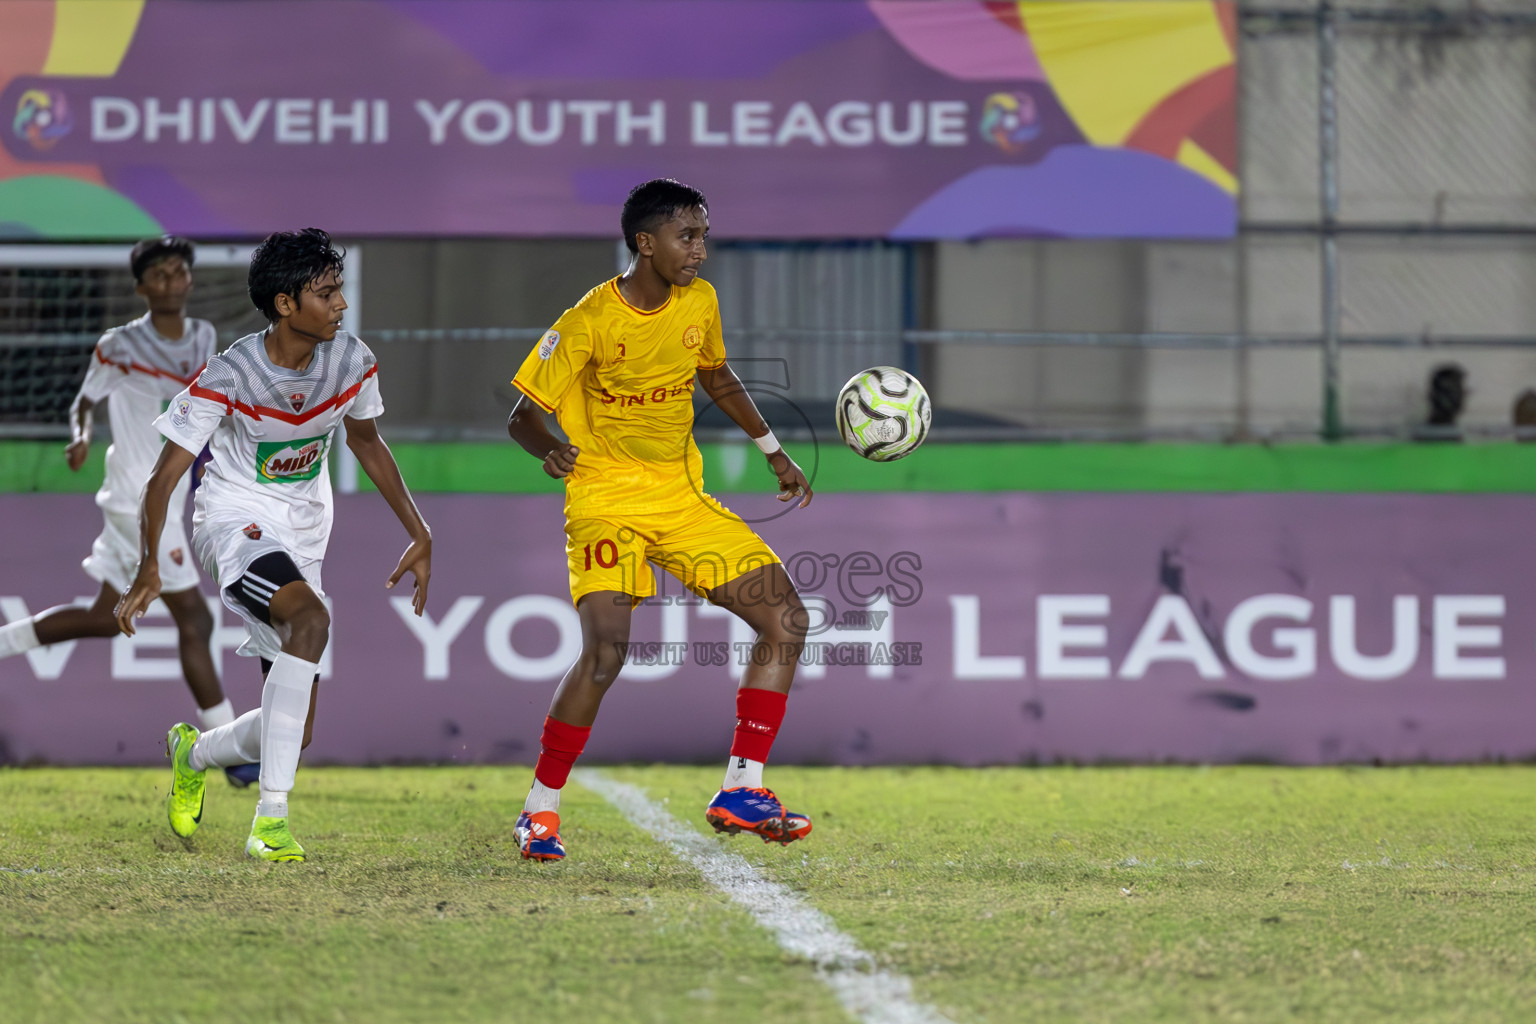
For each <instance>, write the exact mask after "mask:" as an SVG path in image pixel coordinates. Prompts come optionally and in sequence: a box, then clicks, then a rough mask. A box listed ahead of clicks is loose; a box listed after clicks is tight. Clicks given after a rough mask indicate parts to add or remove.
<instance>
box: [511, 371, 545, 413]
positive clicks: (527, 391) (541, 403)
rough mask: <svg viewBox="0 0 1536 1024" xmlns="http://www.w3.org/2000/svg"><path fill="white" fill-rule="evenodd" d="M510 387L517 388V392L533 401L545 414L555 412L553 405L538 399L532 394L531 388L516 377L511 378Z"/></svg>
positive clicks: (536, 395) (535, 394)
mask: <svg viewBox="0 0 1536 1024" xmlns="http://www.w3.org/2000/svg"><path fill="white" fill-rule="evenodd" d="M512 386H513V387H515V388H517V390H519V391H521V392H522V393H523V394H525V395H527V396H528V397H529V398H531V399H533V401H534V403H535V404H536V405H538V407H539V408H540V409H543V410H544V411H545V412H551V413H552V412H554V411H555V407H554V406H553V405H551V404H550V403H548V402H546V401H544V399H542V398H540V397H539V396H538V394H537V393H535V392H534V390H533V388H531V387H529V386H528V385H527V384H524V383H523V382H522V381H520V380H518V379H517V378H516V377H514V378H512Z"/></svg>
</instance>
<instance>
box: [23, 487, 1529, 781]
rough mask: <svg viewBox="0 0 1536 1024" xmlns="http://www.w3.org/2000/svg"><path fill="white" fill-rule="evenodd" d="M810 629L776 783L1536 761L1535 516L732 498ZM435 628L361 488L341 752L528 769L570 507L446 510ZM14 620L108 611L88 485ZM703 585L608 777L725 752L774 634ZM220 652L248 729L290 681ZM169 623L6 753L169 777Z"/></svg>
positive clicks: (333, 718) (348, 605)
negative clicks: (161, 766) (888, 768)
mask: <svg viewBox="0 0 1536 1024" xmlns="http://www.w3.org/2000/svg"><path fill="white" fill-rule="evenodd" d="M727 500H728V501H729V503H730V504H731V505H732V506H733V507H734V508H736V510H737V511H738V512H740V513H741V514H742V515H743V516H744V517H745V518H747V519H748V520H749V521H751V520H761V521H760V522H759V524H758V529H759V531H760V532H761V533H762V534H763V536H764V537H765V538H766V539H768V541H769V542H770V543H771V544H773V546H774V547H775V549H776V550H777V551H778V552H779V554H780V555H781V556H782V557H783V558H784V560H785V563H786V566H787V567H788V568H789V570H790V571H791V573H792V575H793V576H794V577H795V578H796V580H797V582H798V583H799V584H800V585H801V590H802V593H803V594H805V595H806V600H807V605H808V607H809V608H810V609H811V610H812V612H813V616H812V618H813V630H812V634H813V635H812V636H811V638H810V644H809V646H808V649H807V654H806V655H805V657H804V659H803V663H802V665H801V668H800V670H799V672H798V673H797V677H796V684H795V689H794V692H793V694H792V696H791V699H790V704H789V713H788V717H787V718H786V720H785V724H784V728H783V731H782V732H781V734H780V736H779V738H778V741H777V743H776V745H775V748H774V760H775V761H776V762H779V763H838V764H877V763H878V764H889V763H923V762H941V763H955V764H997V763H1002V764H1008V763H1031V762H1051V761H1059V760H1068V761H1076V762H1098V761H1106V760H1109V761H1169V760H1172V761H1183V762H1232V761H1269V762H1280V763H1294V764H1312V763H1328V762H1339V761H1370V760H1376V759H1381V760H1385V761H1410V760H1430V761H1444V760H1476V759H1484V758H1527V757H1530V756H1532V755H1533V754H1536V729H1533V728H1532V726H1531V722H1532V721H1533V720H1536V687H1533V685H1532V682H1531V681H1532V679H1533V678H1536V644H1533V642H1532V636H1533V630H1532V624H1533V623H1536V571H1533V570H1536V565H1533V564H1532V557H1533V556H1532V555H1531V553H1530V551H1531V549H1530V548H1529V546H1528V545H1527V544H1526V542H1525V538H1524V531H1525V529H1526V528H1527V524H1528V523H1529V521H1530V519H1531V517H1532V514H1533V512H1536V505H1533V501H1532V499H1531V498H1528V497H1515V496H1432V495H1423V496H1418V495H1325V494H1283V495H1265V494H1244V495H1210V494H1202V495H1069V494H1053V495H1033V494H1019V493H1012V494H865V495H821V496H818V497H817V499H816V501H815V502H814V504H812V505H811V507H810V508H808V509H805V510H794V511H792V512H789V513H788V514H782V515H779V514H778V513H780V512H782V511H783V507H782V506H780V505H778V503H777V502H775V501H774V500H773V498H772V496H770V495H740V496H736V497H734V498H728V499H727ZM420 503H421V506H422V509H423V512H424V513H425V515H426V517H427V519H428V520H429V522H430V523H431V524H432V527H433V530H434V536H435V548H434V564H433V577H432V581H431V590H430V600H429V603H428V608H427V612H428V614H427V616H426V617H425V618H422V619H416V618H414V617H412V616H411V615H409V613H408V605H409V597H408V596H404V595H402V594H400V593H398V592H393V591H386V590H385V589H384V581H385V578H386V577H387V575H388V573H389V572H390V570H391V569H392V568H393V567H394V564H395V559H396V557H397V555H398V552H399V551H400V550H403V548H404V543H405V539H404V536H403V533H402V531H401V529H400V526H399V524H398V523H397V522H396V521H395V519H394V517H393V515H392V514H391V513H390V511H389V510H388V508H387V507H386V505H385V504H384V502H383V501H382V500H381V499H379V498H378V497H377V496H372V495H359V496H351V497H343V498H340V499H338V502H337V504H338V508H337V515H336V521H337V529H336V532H335V534H334V535H333V537H332V541H331V549H330V552H329V555H328V557H327V559H326V563H325V588H326V591H327V593H328V595H329V598H330V600H331V602H332V605H333V630H332V641H331V649H330V650H329V651H328V653H327V664H326V678H325V681H324V682H323V683H322V684H321V690H320V698H319V714H318V720H317V726H316V733H315V735H316V738H315V742H314V745H313V746H312V747H311V748H310V752H309V754H308V755H307V756H308V757H309V758H310V760H311V761H312V762H341V763H357V764H364V763H388V762H400V761H409V762H414V761H431V762H462V763H481V762H508V761H510V762H516V761H521V762H531V761H532V759H533V757H534V756H535V755H536V753H537V744H538V735H539V729H540V726H541V724H542V721H543V717H544V713H545V710H546V708H547V706H548V703H549V700H550V696H551V694H552V693H553V691H554V687H555V685H556V683H557V681H558V679H559V677H560V675H561V674H562V673H563V672H564V670H565V669H566V667H567V666H568V664H569V663H570V661H571V660H572V658H573V657H574V656H575V653H576V650H577V644H578V640H579V632H578V629H577V625H576V616H575V612H574V609H573V608H572V607H571V604H570V601H569V598H568V591H567V589H566V587H567V581H566V570H565V557H564V548H563V545H564V535H563V531H562V517H561V512H560V504H559V500H558V499H557V498H555V497H549V496H515V497H509V496H489V495H452V496H448V495H425V496H422V497H421V499H420ZM0 522H4V523H5V524H6V525H7V526H8V527H9V528H8V529H7V531H6V541H5V552H4V557H3V560H0V566H3V568H0V613H3V615H4V616H5V618H6V619H7V620H10V619H14V618H16V617H17V616H20V615H23V614H26V613H27V612H28V611H29V610H30V611H36V610H39V609H41V608H42V607H45V606H47V605H49V604H53V603H59V602H63V601H68V600H71V599H73V598H75V597H77V596H83V595H89V594H91V593H92V592H93V590H94V584H93V583H92V581H90V580H89V579H87V578H86V577H85V576H84V575H83V574H82V573H80V572H79V570H78V569H77V568H76V566H77V564H78V561H79V559H80V558H81V557H82V556H83V555H84V554H85V553H86V552H87V551H88V550H89V544H90V540H91V538H92V537H93V536H94V534H95V532H96V531H97V529H98V528H99V519H98V517H97V512H96V509H95V507H94V506H93V504H92V503H91V501H90V500H89V499H88V498H85V497H83V496H54V495H47V496H26V495H10V496H3V497H0ZM682 597H683V594H682V591H681V590H680V588H678V587H677V586H676V585H675V584H674V585H672V586H670V587H666V586H664V587H663V588H662V591H661V599H660V600H658V601H657V602H654V603H652V604H649V605H647V606H644V607H642V608H640V609H639V610H638V611H637V613H636V617H635V624H634V630H633V634H632V637H631V640H632V642H633V643H635V644H637V645H640V646H638V647H637V648H636V651H637V653H638V654H639V655H641V656H642V657H641V659H640V660H639V661H637V663H635V664H631V665H630V666H628V667H627V668H626V669H625V670H624V673H623V674H622V675H621V676H620V679H619V681H618V682H617V683H616V684H615V686H614V689H613V690H612V691H611V692H610V694H609V696H608V698H607V700H606V702H605V704H604V707H603V712H602V715H601V716H600V717H599V719H598V722H597V725H596V728H595V729H594V730H593V734H592V739H591V743H590V745H589V747H588V752H589V757H590V758H591V759H592V760H594V761H614V760H667V761H671V760H681V761H716V760H718V759H720V758H721V757H723V756H724V754H725V751H726V749H727V747H728V745H729V743H730V735H731V728H732V724H733V715H734V704H733V701H732V690H733V687H734V685H735V677H736V675H737V673H738V672H739V671H740V666H741V664H742V657H741V653H742V650H743V649H742V648H740V647H738V646H736V645H738V644H743V643H747V642H749V641H750V636H749V635H745V634H744V633H743V631H742V627H741V626H740V624H739V623H738V622H737V620H735V619H734V618H732V617H730V616H729V615H726V614H725V613H723V612H721V611H720V610H719V609H715V608H713V607H710V606H708V605H704V604H700V603H698V602H697V601H695V600H692V599H689V600H686V601H685V600H683V599H682ZM220 624H221V628H220V631H219V634H218V636H217V637H216V645H217V647H218V650H219V655H220V662H221V664H222V667H223V675H224V678H225V681H226V688H227V690H228V691H229V693H230V695H231V698H232V699H233V701H234V703H235V704H236V706H237V708H238V709H240V710H243V709H245V708H248V707H251V706H253V705H254V704H255V703H256V702H257V701H258V700H259V692H260V684H259V672H258V670H257V668H256V667H255V665H254V664H253V663H252V662H251V661H248V660H246V659H242V658H237V657H235V656H234V655H233V653H232V651H233V648H234V646H236V645H237V644H238V643H239V640H240V638H241V630H240V629H239V627H238V626H237V624H236V621H235V618H234V616H233V615H231V614H230V613H229V612H227V611H223V610H221V618H220ZM168 627H169V620H168V619H165V618H160V619H156V618H146V619H145V620H143V624H142V626H141V632H140V634H139V636H138V638H136V639H134V640H130V639H128V638H126V637H121V638H117V639H114V640H111V641H82V642H79V643H76V644H73V645H59V646H57V647H52V648H45V649H41V650H37V651H33V652H31V654H30V655H29V656H27V657H13V658H10V659H7V660H4V661H0V758H3V760H6V761H10V762H27V761H48V762H56V763H112V764H133V763H148V762H155V761H158V760H159V758H160V755H161V743H162V738H163V736H164V733H165V730H166V729H167V728H168V727H169V726H170V724H171V723H173V722H175V721H177V720H178V719H182V718H188V717H190V716H191V714H192V710H193V709H192V704H191V699H190V697H189V695H188V694H187V692H186V689H185V686H184V684H183V683H182V682H181V681H180V679H179V671H178V669H177V666H176V660H175V652H174V637H173V635H171V633H170V630H169V628H168Z"/></svg>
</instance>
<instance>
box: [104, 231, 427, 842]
mask: <svg viewBox="0 0 1536 1024" xmlns="http://www.w3.org/2000/svg"><path fill="white" fill-rule="evenodd" d="M341 272H342V254H341V253H339V252H337V251H336V250H335V249H334V248H332V246H331V239H330V236H329V235H327V234H326V233H325V232H323V231H320V230H317V229H315V228H307V229H305V230H303V231H288V232H278V233H276V234H273V235H270V236H268V238H267V239H266V240H265V241H264V242H262V243H261V245H260V246H258V247H257V249H256V252H255V253H254V254H253V255H252V257H251V271H250V292H251V301H252V302H254V303H255V304H256V307H257V308H258V309H260V310H261V311H262V313H263V314H265V315H266V318H267V320H268V322H269V323H270V325H271V326H270V327H269V328H268V329H267V330H266V331H264V332H262V333H260V334H252V335H249V336H247V337H244V338H241V339H240V340H239V341H237V342H235V344H234V345H232V346H231V347H230V348H229V350H228V351H226V352H224V353H222V354H221V355H217V356H214V357H213V358H211V359H210V360H209V361H208V366H207V367H206V368H205V369H204V370H203V372H202V373H201V374H199V375H198V378H197V380H196V381H195V382H193V383H192V385H191V387H189V388H187V389H186V390H185V391H183V392H181V393H180V394H179V395H177V396H176V398H175V399H174V400H172V402H171V407H170V409H169V410H167V411H166V412H165V413H164V414H163V415H161V417H160V418H159V419H157V420H155V426H156V428H157V429H159V431H160V432H161V433H162V434H164V435H165V436H166V438H167V439H169V440H170V441H171V442H173V443H171V444H167V445H166V446H165V447H164V449H163V450H162V451H161V453H160V459H159V461H158V462H157V463H156V464H155V469H154V472H153V474H151V476H150V478H149V483H148V484H147V485H146V486H145V488H144V496H143V500H142V506H141V510H140V527H141V530H142V537H141V543H142V545H143V553H144V554H143V558H142V560H141V561H140V563H139V572H138V576H137V577H136V578H135V579H134V581H133V586H132V588H131V589H130V590H129V591H128V593H126V594H125V595H123V599H122V602H121V603H120V604H119V605H118V608H117V621H118V624H119V625H120V626H121V627H122V630H123V632H125V633H129V634H131V633H132V632H133V620H134V619H135V618H137V617H138V616H141V615H143V613H144V609H145V608H146V607H148V605H149V603H150V602H151V601H152V600H154V598H155V595H156V594H158V593H159V592H160V589H161V585H162V583H161V579H160V574H159V571H158V568H157V566H158V565H159V560H158V556H159V548H160V547H161V543H162V542H161V537H162V531H163V530H164V528H165V524H166V504H167V501H168V499H169V497H170V494H171V491H172V490H173V488H174V487H175V486H176V481H177V480H179V479H180V478H181V477H182V475H183V474H184V473H186V471H187V468H188V467H189V466H191V465H192V462H193V460H194V459H195V458H196V456H197V453H198V452H200V451H202V449H203V446H204V445H205V444H208V445H211V447H212V449H213V460H212V461H211V462H210V463H209V464H208V471H207V473H206V475H205V476H204V478H203V482H202V485H201V486H200V487H199V488H198V492H197V501H196V503H195V509H196V511H195V513H194V516H193V521H192V546H193V549H194V551H195V552H196V554H197V558H198V561H200V562H201V563H202V564H203V567H204V568H205V569H207V570H208V573H209V575H211V576H212V577H213V578H214V580H215V581H216V582H217V583H218V585H219V589H220V591H221V592H222V593H223V595H224V603H225V604H226V605H228V606H229V608H230V609H232V610H233V611H235V612H236V613H237V614H238V615H239V616H240V617H241V618H242V619H244V620H245V628H246V634H247V640H246V642H245V643H244V644H242V645H241V647H240V653H241V654H243V655H248V656H251V655H254V656H259V657H260V658H261V659H262V669H263V673H264V675H265V678H266V682H265V684H264V685H263V687H262V691H261V707H260V708H257V709H254V710H252V711H248V712H246V713H245V714H244V715H241V716H240V717H239V718H238V719H236V720H235V721H233V722H231V723H230V724H228V725H223V726H220V727H218V728H216V729H211V730H209V731H207V732H204V733H202V734H199V732H198V730H197V729H194V728H193V727H192V726H190V725H188V724H186V723H184V722H179V723H177V724H176V725H175V726H174V727H172V729H171V731H170V733H169V734H168V735H167V737H166V753H167V754H168V755H169V756H170V757H171V760H172V769H171V771H172V776H171V778H172V782H171V795H170V799H169V801H168V807H167V811H168V814H169V817H170V821H171V829H172V830H173V831H174V832H175V833H176V834H177V835H179V836H183V837H186V836H190V835H191V834H192V833H193V832H194V831H195V830H196V829H197V826H198V823H199V822H200V821H201V820H202V813H203V791H204V786H203V782H204V773H205V772H206V770H207V769H208V768H210V767H214V766H219V767H222V766H227V765H231V764H240V763H241V762H245V761H254V760H258V759H259V760H260V762H261V795H260V798H259V800H258V802H257V804H256V818H255V820H254V821H253V822H252V823H251V834H250V837H249V838H248V839H247V840H246V844H245V850H246V853H248V854H249V855H251V856H252V857H256V858H258V859H261V860H269V861H297V860H303V859H304V848H303V847H302V846H300V845H299V844H298V842H297V841H295V840H294V838H293V833H292V831H291V830H290V829H289V827H288V794H289V792H290V791H291V790H292V789H293V783H294V775H295V773H296V772H297V770H298V766H299V755H300V752H301V751H302V749H303V748H304V747H306V746H308V745H309V740H310V736H311V734H312V730H313V728H314V711H315V692H316V684H317V683H318V682H319V678H320V676H319V673H320V658H321V655H323V654H324V653H325V646H326V644H327V642H328V641H329V638H330V622H331V619H330V613H329V612H328V611H327V610H326V606H325V602H324V596H325V595H324V591H322V590H321V582H320V567H321V560H322V559H323V558H324V557H325V548H326V544H327V543H328V542H329V540H330V534H331V520H332V514H333V510H332V500H331V481H330V475H329V474H328V473H327V471H326V457H327V455H328V454H329V451H330V447H331V444H332V441H333V439H334V434H335V430H336V427H337V426H338V425H340V424H341V423H342V421H343V418H345V421H346V428H347V446H348V447H349V448H350V449H351V450H352V452H353V454H355V455H356V456H357V461H358V463H359V465H361V466H362V467H363V470H364V471H365V472H366V473H367V474H368V477H369V479H371V480H372V481H373V482H374V484H375V486H377V487H378V489H379V493H380V494H381V495H383V497H384V500H385V501H387V502H388V503H389V507H390V508H391V509H393V510H394V512H395V515H397V516H398V517H399V518H400V522H401V523H402V524H403V525H404V526H405V529H406V532H407V533H408V534H409V535H410V538H411V542H410V546H409V547H407V548H406V550H405V554H403V555H402V556H401V557H400V561H399V564H398V565H396V566H395V571H394V572H393V573H391V574H390V576H389V581H388V583H387V584H386V586H387V587H393V586H394V585H395V583H396V582H398V581H399V580H400V578H401V577H402V576H403V575H404V574H405V573H406V572H410V573H412V574H413V575H414V577H415V600H414V607H415V611H416V614H417V615H420V614H421V612H422V609H423V607H425V605H426V600H427V581H428V579H429V577H430V576H431V572H432V532H431V531H430V530H429V529H427V524H426V523H425V522H424V521H423V520H422V518H421V513H420V512H418V511H417V509H416V504H415V502H413V501H412V500H411V495H410V492H409V491H407V490H406V487H405V481H403V480H402V479H401V478H400V469H399V467H398V466H397V465H396V464H395V458H394V455H393V454H391V453H390V450H389V447H388V446H387V445H385V443H384V441H383V439H382V438H380V437H379V432H378V429H377V427H376V426H375V424H374V422H373V421H374V418H375V417H377V416H379V415H380V414H381V413H383V411H384V403H383V401H382V399H380V397H379V383H378V376H377V371H378V362H377V360H376V359H375V358H374V355H373V353H372V352H370V351H369V350H368V347H367V346H366V345H364V344H363V343H362V342H361V341H360V340H358V339H357V338H356V337H355V336H353V335H351V334H348V333H346V332H344V331H342V330H341V329H340V328H341V315H342V312H343V311H344V310H345V309H346V308H347V303H346V300H345V299H344V298H342V293H341Z"/></svg>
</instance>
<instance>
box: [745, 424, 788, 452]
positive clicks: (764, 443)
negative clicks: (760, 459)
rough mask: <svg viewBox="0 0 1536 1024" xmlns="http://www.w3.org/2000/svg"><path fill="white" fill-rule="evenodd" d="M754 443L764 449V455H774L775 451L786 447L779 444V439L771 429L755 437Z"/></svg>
mask: <svg viewBox="0 0 1536 1024" xmlns="http://www.w3.org/2000/svg"><path fill="white" fill-rule="evenodd" d="M752 443H753V444H755V445H757V446H758V448H760V449H762V452H763V454H764V455H772V454H773V453H774V452H776V451H781V450H782V449H783V448H784V446H783V445H781V444H779V439H778V438H776V437H774V436H773V431H771V430H770V431H768V433H766V434H764V435H763V436H762V437H754V438H753V439H752Z"/></svg>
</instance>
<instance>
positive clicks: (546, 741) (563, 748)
mask: <svg viewBox="0 0 1536 1024" xmlns="http://www.w3.org/2000/svg"><path fill="white" fill-rule="evenodd" d="M591 734H592V727H591V726H587V727H586V728H582V727H581V726H579V725H567V724H566V723H565V722H562V721H559V720H558V719H554V718H550V717H549V716H547V715H546V716H545V718H544V733H543V735H541V736H540V737H539V748H540V749H539V763H538V764H536V765H534V767H533V777H534V778H536V779H538V780H539V781H540V782H542V783H543V784H544V785H546V786H548V787H549V788H550V789H563V788H564V787H565V780H566V779H568V778H570V777H571V768H572V767H574V766H575V764H576V759H577V758H578V757H580V756H581V752H582V750H583V749H584V748H585V747H586V745H587V737H588V736H590V735H591Z"/></svg>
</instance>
